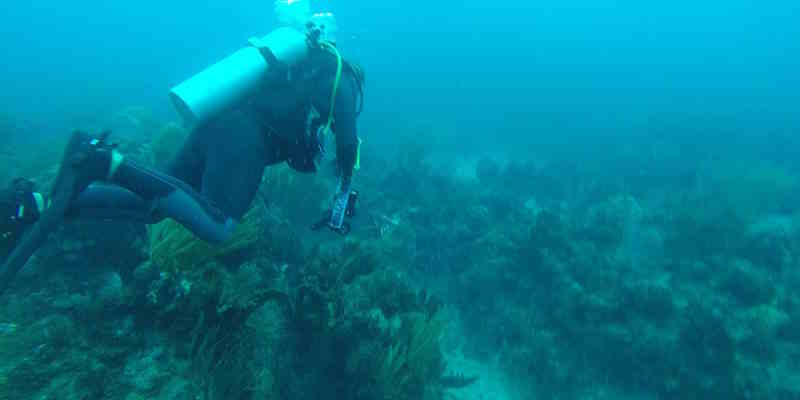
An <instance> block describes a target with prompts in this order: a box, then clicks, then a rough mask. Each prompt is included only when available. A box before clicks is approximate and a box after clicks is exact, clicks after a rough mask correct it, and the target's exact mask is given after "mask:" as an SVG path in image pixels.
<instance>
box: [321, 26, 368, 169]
mask: <svg viewBox="0 0 800 400" xmlns="http://www.w3.org/2000/svg"><path fill="white" fill-rule="evenodd" d="M319 46H320V47H321V48H323V49H325V50H327V51H329V52H330V53H331V54H333V55H334V56H336V78H335V79H334V80H333V91H332V92H331V106H330V109H329V110H328V121H327V123H326V124H325V130H324V132H330V130H331V125H333V111H334V107H335V106H336V94H337V93H338V92H339V83H341V81H342V69H343V65H344V63H343V61H342V55H341V54H340V53H339V50H337V49H336V46H334V45H333V44H332V43H331V42H328V41H321V42H319ZM353 169H354V170H356V171H357V170H359V169H361V138H358V145H357V146H356V163H355V165H354V166H353Z"/></svg>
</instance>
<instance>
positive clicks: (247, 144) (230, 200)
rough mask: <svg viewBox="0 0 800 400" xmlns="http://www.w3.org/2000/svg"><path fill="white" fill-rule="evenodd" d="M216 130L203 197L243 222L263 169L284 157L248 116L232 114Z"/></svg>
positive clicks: (212, 141) (203, 187) (204, 177)
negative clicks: (242, 219)
mask: <svg viewBox="0 0 800 400" xmlns="http://www.w3.org/2000/svg"><path fill="white" fill-rule="evenodd" d="M214 129H216V130H217V132H215V134H213V135H211V136H209V143H210V146H209V147H208V153H207V155H206V168H205V170H204V171H203V184H202V193H203V194H204V195H205V196H206V197H208V198H209V199H210V200H211V201H212V202H214V204H215V205H217V206H219V207H220V208H221V209H222V210H223V211H224V212H225V213H226V214H227V215H230V216H232V217H233V218H235V219H237V220H241V218H242V216H244V214H245V213H246V212H247V210H248V208H249V207H250V204H251V203H252V201H253V198H254V197H255V195H256V192H257V191H258V186H259V184H260V183H261V176H262V175H263V173H264V166H265V165H267V164H268V163H274V162H277V159H278V158H279V157H280V156H281V154H280V152H279V151H278V149H276V148H273V146H271V145H270V144H269V143H267V142H268V139H267V137H266V135H265V134H264V132H263V129H262V128H261V126H259V125H258V124H257V123H256V122H255V121H254V120H253V119H252V118H250V117H248V115H247V114H245V113H242V112H234V113H230V115H229V116H227V117H225V118H222V119H220V120H219V121H217V122H216V123H215V128H214ZM268 149H269V150H270V151H268Z"/></svg>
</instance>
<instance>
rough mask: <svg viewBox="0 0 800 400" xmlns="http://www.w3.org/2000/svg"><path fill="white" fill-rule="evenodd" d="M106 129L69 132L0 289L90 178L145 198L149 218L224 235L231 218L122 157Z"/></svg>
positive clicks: (2, 270) (206, 235) (209, 236)
mask: <svg viewBox="0 0 800 400" xmlns="http://www.w3.org/2000/svg"><path fill="white" fill-rule="evenodd" d="M106 136H107V134H103V135H102V136H101V137H100V138H92V137H91V136H89V135H88V134H85V133H83V132H75V133H73V134H72V136H71V137H70V140H69V142H68V143H67V147H66V149H65V151H64V157H63V160H62V162H61V167H60V169H59V172H58V175H57V176H56V180H55V183H54V184H53V189H52V192H51V196H50V204H49V206H48V207H47V208H46V209H45V210H44V211H42V213H41V214H40V215H39V218H38V220H37V221H36V222H35V223H34V224H33V225H32V226H31V227H30V228H29V229H26V230H25V233H24V234H23V235H22V236H21V238H20V240H19V241H18V242H17V243H16V245H15V246H14V249H13V250H12V251H11V253H10V254H9V256H8V258H6V260H5V262H4V263H3V265H2V267H0V294H2V292H3V291H5V289H6V288H7V287H8V284H9V283H10V281H11V280H12V279H13V278H14V276H16V274H17V272H19V270H20V269H22V267H23V266H24V265H25V263H26V262H27V261H28V259H29V258H30V256H31V255H33V253H34V252H35V251H36V250H37V249H38V248H39V247H40V246H41V244H42V243H43V242H44V241H45V240H46V239H47V237H48V235H49V234H50V232H52V231H53V230H54V229H55V228H56V226H57V225H58V224H59V223H60V222H61V220H62V219H63V218H64V216H65V215H67V214H68V212H69V210H70V208H71V207H72V203H73V202H74V201H75V200H76V199H78V198H79V197H80V193H81V192H83V191H84V190H85V189H86V188H87V187H89V185H90V184H91V183H92V182H95V181H109V182H113V183H115V184H118V185H120V186H122V187H124V188H126V189H128V190H129V191H131V192H133V193H135V194H136V195H138V196H140V197H141V198H142V199H143V200H144V201H145V202H147V203H149V204H150V205H151V206H150V209H151V210H152V214H151V215H152V216H154V217H155V218H160V217H170V218H173V219H174V220H176V221H177V222H178V223H180V224H182V225H184V226H185V227H187V228H188V229H189V230H191V231H192V232H193V233H194V234H196V235H197V236H198V237H200V238H201V239H204V240H206V241H210V242H221V241H224V240H227V239H228V238H230V236H231V235H232V232H233V220H232V219H230V218H226V217H225V216H224V215H223V214H222V213H221V212H220V211H219V210H218V209H217V208H215V207H214V206H212V205H211V204H210V203H209V202H208V201H207V200H206V199H205V198H203V197H202V196H201V195H199V194H198V193H197V192H196V191H195V190H194V189H192V188H191V187H190V186H189V185H187V184H186V183H184V182H182V181H179V180H177V179H175V178H173V177H171V176H168V175H166V174H163V173H160V172H157V171H154V170H152V169H149V168H146V167H144V166H141V165H139V164H137V163H135V162H133V161H130V160H126V159H125V158H124V157H123V156H122V155H121V154H119V153H118V152H116V151H115V150H113V148H112V147H111V146H108V145H107V144H106V143H105V138H106Z"/></svg>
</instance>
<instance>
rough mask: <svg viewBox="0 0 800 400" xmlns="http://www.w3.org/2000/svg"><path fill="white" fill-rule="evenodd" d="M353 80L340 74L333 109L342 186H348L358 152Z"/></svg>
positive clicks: (355, 100) (337, 159)
mask: <svg viewBox="0 0 800 400" xmlns="http://www.w3.org/2000/svg"><path fill="white" fill-rule="evenodd" d="M354 85H355V82H354V80H353V79H352V77H351V76H350V75H349V74H345V75H344V76H342V81H341V84H340V86H339V90H338V93H337V94H336V101H335V108H334V109H333V115H334V127H333V132H334V134H335V135H336V162H337V167H338V169H339V173H340V174H341V177H342V183H343V186H349V185H350V181H351V179H352V177H353V168H354V167H355V164H356V156H357V152H358V132H357V128H356V117H357V112H356V107H357V96H356V91H355V87H354Z"/></svg>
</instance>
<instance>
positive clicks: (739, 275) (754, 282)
mask: <svg viewBox="0 0 800 400" xmlns="http://www.w3.org/2000/svg"><path fill="white" fill-rule="evenodd" d="M718 287H719V289H720V290H722V291H724V292H725V293H727V294H728V295H730V296H731V297H732V298H733V299H735V300H736V301H738V302H739V303H740V304H741V305H743V306H745V307H751V306H755V305H758V304H763V303H767V302H769V301H771V300H772V299H773V297H774V296H775V293H776V290H775V282H773V281H772V280H771V279H770V278H769V276H768V275H767V274H766V273H765V272H764V271H759V270H758V269H757V268H755V267H754V266H753V265H752V264H750V263H749V262H748V261H745V260H737V261H735V262H734V264H733V265H732V266H730V268H728V269H727V270H725V271H721V272H720V277H719V283H718Z"/></svg>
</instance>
